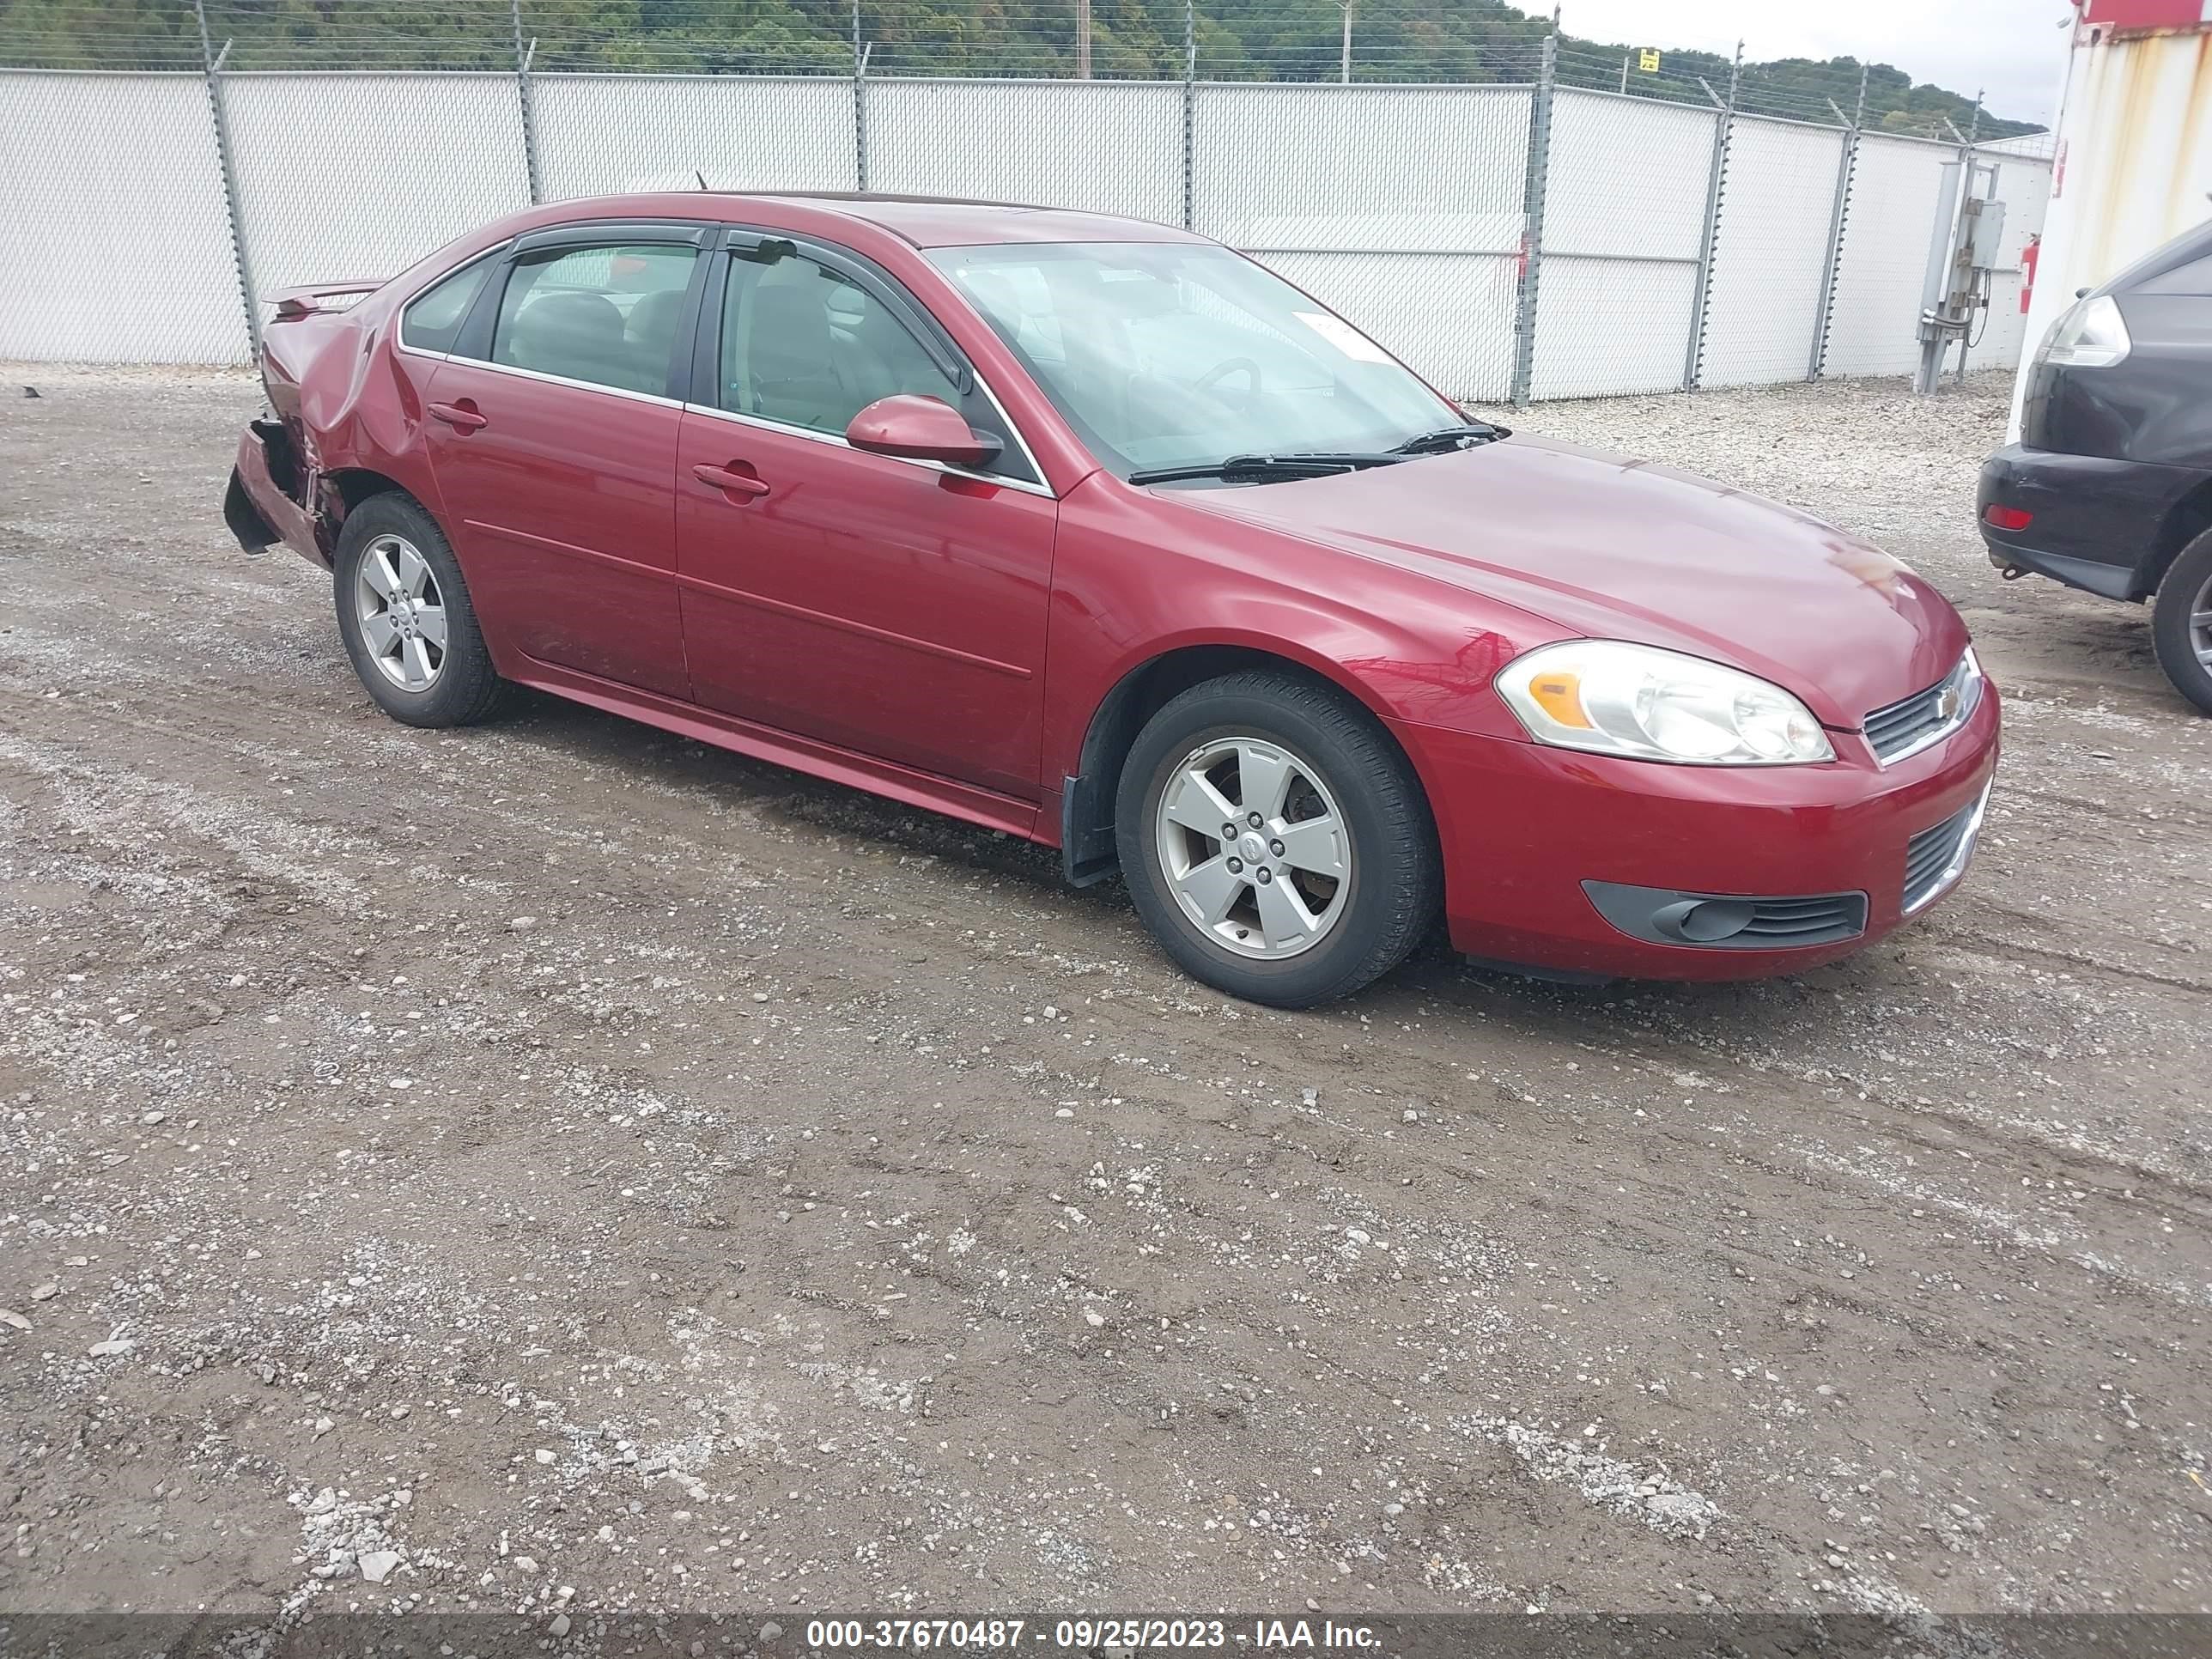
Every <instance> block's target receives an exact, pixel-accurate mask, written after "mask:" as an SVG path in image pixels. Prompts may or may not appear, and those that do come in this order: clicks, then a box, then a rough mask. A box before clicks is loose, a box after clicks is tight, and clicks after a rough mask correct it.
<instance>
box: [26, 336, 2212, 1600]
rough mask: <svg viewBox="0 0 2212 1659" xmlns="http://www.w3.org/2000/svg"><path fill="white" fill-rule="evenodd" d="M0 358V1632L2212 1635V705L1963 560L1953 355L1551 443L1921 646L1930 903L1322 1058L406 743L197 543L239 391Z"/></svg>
mask: <svg viewBox="0 0 2212 1659" xmlns="http://www.w3.org/2000/svg"><path fill="white" fill-rule="evenodd" d="M6 378H7V379H8V380H9V381H11V382H12V381H20V380H36V381H37V382H38V384H39V386H40V390H41V392H43V394H44V395H43V396H42V397H41V398H39V399H38V400H36V401H33V400H30V399H28V398H19V397H18V396H17V393H16V388H15V386H13V385H10V386H8V388H7V391H8V393H9V396H8V398H7V399H6V400H5V401H0V1308H4V1309H5V1310H8V1311H7V1314H6V1315H5V1316H4V1317H0V1413H4V1416H5V1420H6V1422H7V1424H8V1425H9V1426H8V1431H7V1432H6V1433H5V1434H4V1436H0V1460H4V1466H5V1479H4V1481H0V1524H3V1525H4V1528H5V1532H6V1534H7V1535H8V1538H9V1544H8V1547H6V1548H5V1549H4V1550H0V1607H7V1608H10V1609H14V1610H15V1611H17V1612H27V1611H38V1610H55V1611H60V1610H70V1609H83V1608H90V1607H101V1608H142V1609H164V1610H173V1611H181V1610H188V1609H195V1608H201V1607H207V1608H214V1609H226V1610H234V1611H237V1612H241V1613H267V1612H270V1611H271V1610H273V1609H277V1608H287V1609H301V1608H306V1607H318V1608H325V1609H327V1608H337V1607H347V1606H352V1605H359V1606H362V1607H389V1606H394V1605H398V1606H407V1607H420V1608H425V1609H428V1608H460V1607H481V1608H509V1609H517V1608H520V1609H526V1610H532V1611H534V1612H535V1613H536V1614H537V1615H538V1616H539V1617H541V1618H543V1619H544V1620H545V1621H546V1622H547V1623H548V1625H551V1624H552V1623H553V1622H554V1620H555V1615H556V1613H561V1612H562V1611H563V1610H564V1609H565V1610H566V1611H567V1612H568V1614H569V1615H570V1617H571V1618H572V1619H573V1620H575V1621H576V1622H577V1623H578V1624H579V1626H582V1625H583V1624H584V1623H585V1622H586V1621H587V1620H590V1619H591V1618H592V1617H593V1616H594V1615H595V1614H596V1613H599V1612H601V1611H604V1610H607V1609H619V1608H625V1607H660V1608H673V1609H716V1610H733V1609H745V1610H749V1611H750V1613H754V1614H759V1613H767V1612H771V1611H773V1612H775V1613H776V1616H778V1617H780V1618H782V1619H783V1620H786V1621H787V1622H789V1621H790V1620H792V1619H793V1615H794V1613H795V1614H796V1615H797V1616H798V1617H799V1618H800V1619H803V1618H804V1616H805V1612H806V1611H807V1610H809V1609H821V1608H825V1607H830V1608H851V1607H856V1606H865V1607H876V1608H896V1607H915V1608H927V1609H935V1610H940V1611H943V1610H953V1609H964V1610H982V1609H988V1608H999V1609H1020V1608H1027V1609H1030V1610H1038V1609H1052V1610H1067V1609H1077V1608H1085V1607H1089V1608H1097V1607H1113V1608H1122V1609H1127V1608H1136V1607H1160V1608H1170V1607H1191V1606H1203V1607H1220V1608H1243V1609H1254V1608H1266V1609H1297V1608H1300V1607H1307V1606H1309V1605H1311V1606H1314V1607H1321V1608H1324V1609H1330V1610H1335V1609H1344V1608H1358V1607H1370V1608H1379V1607H1391V1608H1400V1609H1405V1608H1437V1609H1481V1610H1492V1611H1500V1612H1508V1613H1516V1614H1517V1613H1521V1612H1522V1609H1524V1608H1526V1609H1537V1608H1541V1609H1546V1610H1554V1611H1557V1610H1568V1609H1623V1610H1626V1609H1644V1610H1650V1609H1680V1610H1690V1609H1693V1608H1695V1607H1699V1606H1705V1605H1717V1606H1719V1607H1759V1608H1767V1609H1792V1610H1804V1609H1811V1608H1815V1607H1819V1608H1826V1609H1834V1610H1843V1609H1847V1608H1857V1609H1861V1610H1867V1611H1872V1612H1875V1613H1884V1614H1892V1615H1899V1614H1901V1615H1910V1614H1911V1613H1913V1612H1914V1611H1915V1610H1919V1609H1935V1610H1938V1611H1945V1610H1995V1609H2013V1610H2024V1609H2038V1610H2045V1611H2051V1610H2060V1609H2072V1610H2081V1611H2100V1610H2109V1609H2113V1608H2128V1607H2142V1608H2150V1609H2158V1610H2165V1611H2177V1612H2178V1611H2184V1610H2203V1609H2206V1608H2207V1607H2208V1605H2212V1490H2208V1486H2209V1485H2212V1470H2208V1469H2207V1468H2206V1459H2207V1454H2208V1452H2212V1373H2208V1369H2207V1364H2206V1353H2207V1348H2208V1342H2207V1338H2208V1332H2207V1317H2208V1313H2209V1312H2212V1225H2208V1224H2212V1122H2208V1118H2207V1115H2206V1108H2207V1093H2208V1073H2212V1065H2208V1060H2207V1036H2208V1034H2212V953H2208V952H2207V951H2206V950H2205V949H2204V948H2203V947H2204V945H2205V942H2206V941H2207V940H2212V874H2209V873H2208V868H2209V867H2212V866H2208V858H2207V851H2208V848H2212V824H2208V817H2212V808H2209V807H2208V802H2212V788H2208V783H2212V721H2207V720H2200V719H2197V718H2195V717H2194V716H2192V715H2191V714H2190V713H2188V712H2187V711H2186V709H2185V705H2183V704H2182V702H2180V700H2179V698H2178V697H2177V696H2174V695H2173V694H2172V693H2171V692H2170V691H2169V690H2167V689H2166V686H2165V684H2164V683H2163V682H2162V681H2161V680H2160V678H2159V676H2158V673H2157V671H2156V669H2155V667H2154V665H2153V663H2152V660H2151V657H2150V651H2149V640H2148V632H2147V629H2146V627H2145V623H2144V619H2143V617H2142V615H2141V613H2139V612H2137V611H2132V610H2129V609H2125V608H2123V607H2119V606H2114V605H2105V604H2102V603H2100V602H2097V601H2093V600H2090V599H2084V598H2081V597H2079V596H2075V595H2071V594H2069V593H2066V592H2062V591H2060V590H2058V589H2057V588H2056V587H2054V586H2051V585H2050V584H2047V583H2039V582H2022V583H2020V584H2017V585H2013V586H2008V585H2006V584H2003V583H2002V582H2000V581H1999V580H1996V575H1995V574H1994V573H1993V572H1992V571H1991V570H1990V568H1988V566H1987V564H1986V562H1985V561H1984V557H1983V556H1982V553H1981V551H1980V550H1979V547H1978V543H1977V542H1976V540H1975V538H1974V536H1973V534H1972V526H1971V523H1970V520H1969V515H1970V512H1971V507H1970V501H1971V493H1972V480H1973V475H1974V468H1975V465H1976V464H1977V462H1978V459H1979V457H1980V456H1981V455H1982V454H1983V453H1984V451H1986V450H1987V449H1988V448H1990V447H1991V446H1993V445H1994V444H1996V442H1998V441H2001V436H2002V424H2003V399H2004V394H2005V385H2004V382H2003V380H2002V378H2001V377H1999V378H1981V379H1978V380H1976V381H1974V382H1973V383H1972V384H1970V385H1969V386H1968V387H1967V388H1966V390H1965V391H1963V392H1954V393H1952V394H1950V395H1947V396H1945V397H1944V398H1942V399H1941V400H1940V401H1937V402H1934V403H1927V404H1916V403H1914V402H1913V401H1912V400H1911V399H1910V398H1906V397H1905V396H1904V395H1903V394H1902V392H1901V389H1900V388H1899V386H1896V385H1894V384H1891V383H1873V384H1859V385H1838V386H1823V387H1819V388H1811V389H1790V390H1784V391H1778V392H1745V393H1710V394H1705V395H1701V396H1699V397H1698V398H1694V399H1690V398H1666V399H1651V400H1631V401H1616V402H1611V403H1606V404H1587V405H1553V406H1550V407H1543V408H1539V409H1537V410H1532V411H1530V412H1528V414H1527V415H1526V416H1525V417H1523V418H1524V422H1525V424H1526V425H1528V427H1530V428H1534V429H1537V430H1541V431H1544V432H1548V433H1555V434H1559V435H1565V436H1570V437H1573V438H1577V439H1581V440H1584V441H1601V442H1605V443H1608V444H1612V445H1614V446H1617V447H1626V448H1631V449H1634V450H1638V451H1640V452H1643V453H1650V454H1654V455H1657V456H1661V457H1663V458H1665V459H1670V460H1674V461H1677V462H1680V463H1682V464H1686V465H1691V466H1693V467H1701V468H1704V469H1706V470H1709V471H1715V472H1717V473H1719V474H1721V475H1723V476H1724V477H1729V478H1730V479H1732V480H1734V481H1735V482H1739V483H1743V484H1746V485H1748V486H1751V487H1753V488H1754V489H1761V490H1764V491H1765V492H1767V493H1770V494H1772V495H1778V496H1781V497H1783V498H1784V499H1787V500H1790V501H1796V502H1800V503H1802V504H1804V505H1806V506H1808V507H1812V508H1814V510H1816V511H1819V512H1820V513H1825V514H1826V515H1828V516H1831V517H1832V518H1834V519H1836V520H1839V521H1841V522H1842V523H1844V524H1845V525H1847V526H1851V527H1853V528H1855V529H1857V530H1861V531H1864V532H1869V533H1870V534H1871V535H1873V536H1874V537H1875V538H1876V539H1878V540H1880V541H1881V542H1882V543H1883V544H1886V545H1887V546H1888V547H1889V548H1891V549H1892V550H1894V551H1895V552H1897V553H1898V554H1899V556H1902V557H1904V558H1905V559H1906V560H1908V561H1909V562H1911V563H1912V564H1914V565H1915V566H1917V568H1919V570H1920V571H1921V572H1922V573H1923V575H1925V576H1926V577H1927V578H1928V579H1929V580H1932V581H1934V582H1935V583H1936V585H1937V586H1940V587H1942V589H1943V590H1944V591H1945V592H1948V593H1949V594H1950V595H1951V596H1952V598H1953V599H1954V600H1955V601H1956V602H1957V603H1958V604H1959V605H1960V607H1961V608H1962V609H1963V610H1964V611H1965V612H1966V616H1967V617H1968V620H1969V621H1970V623H1972V626H1973V627H1974V629H1975V630H1976V633H1977V635H1978V637H1979V639H1980V640H1981V641H1982V647H1983V650H1984V658H1985V660H1986V662H1987V664H1988V665H1989V667H1990V670H1991V671H1992V673H1993V675H1994V677H1995V678H1996V680H1997V681H1998V683H1999V684H2001V685H2002V687H2003V689H2004V691H2005V694H2006V696H2007V697H2008V711H2007V720H2008V757H2007V760H2006V763H2005V768H2004V770H2003V772H2002V776H2001V779H2000V785H1999V790H1998V793H1997V795H1996V799H1995V802H1994V805H1993V817H1992V824H1991V829H1990V833H1989V834H1988V836H1986V837H1985V839H1984V846H1983V850H1982V853H1981V855H1980V858H1979V860H1978V864H1977V865H1976V866H1975V869H1974V871H1973V872H1972V877H1971V878H1970V879H1969V880H1968V882H1967V884H1966V887H1965V889H1964V890H1963V891H1962V892H1961V893H1960V895H1958V896H1956V897H1954V899H1953V900H1952V901H1951V902H1948V903H1947V904H1945V905H1943V906H1942V907H1939V908H1938V909H1937V910H1936V912H1935V914H1934V915H1932V916H1931V917H1930V918H1929V919H1928V920H1927V921H1924V922H1923V923H1922V924H1921V925H1919V926H1917V927H1913V928H1911V929H1910V930H1909V931H1908V932H1907V933H1905V934H1904V935H1902V936H1901V937H1899V939H1895V940H1894V941H1893V942H1891V943H1889V944H1887V945H1884V946H1882V947H1881V948H1879V949H1876V950H1875V951H1870V952H1869V953H1867V954H1866V955H1864V956H1863V957H1860V958H1858V959H1857V960H1855V961H1852V962H1850V963H1845V964H1844V965H1842V966H1840V967H1837V968H1832V969H1826V970H1823V971H1821V972H1820V973H1818V974H1814V975H1808V976H1807V977H1805V978H1803V979H1799V980H1796V981H1788V982H1783V983H1775V984H1767V985H1761V986H1753V987H1736V988H1724V989H1678V988H1670V987H1645V986H1616V987H1609V988H1606V989H1598V990H1590V989H1565V988H1559V987H1545V986H1541V985H1534V984H1531V983H1528V982H1524V981H1518V980H1515V979H1511V978H1505V977H1499V976H1494V975H1486V974H1482V973H1478V972H1474V971H1472V970H1470V969H1465V968H1463V967H1462V965H1461V964H1460V963H1458V962H1457V961H1456V960H1455V959H1453V958H1450V957H1446V956H1444V955H1442V954H1431V955H1429V956H1427V957H1423V958H1421V959H1419V960H1417V961H1416V962H1415V963H1412V964H1410V965H1409V966H1408V967H1407V968H1406V969H1402V970H1401V971H1400V972H1399V973H1397V974H1395V975H1393V976H1391V977H1390V978H1389V979H1388V980H1386V981H1383V983H1382V984H1381V985H1379V986H1378V987H1376V988H1375V989H1374V990H1372V991H1371V992H1370V993H1368V994H1364V995H1363V996H1361V997H1360V998H1358V1000H1355V1001H1353V1002H1352V1003H1350V1004H1348V1005H1346V1006H1340V1007H1337V1008H1334V1009H1330V1010H1325V1011H1322V1012H1313V1013H1304V1014H1285V1013H1277V1012H1269V1011H1265V1010H1261V1009H1257V1008H1253V1007H1246V1006H1231V1005H1226V1004H1225V1003H1224V1002H1223V1001H1222V1000H1221V999H1220V998H1219V997H1218V996H1216V995H1213V994H1210V993H1207V992H1205V991H1203V990H1201V989H1200V987H1197V986H1195V985H1194V984H1192V983H1191V982H1189V981H1186V980H1183V979H1182V978H1179V977H1178V976H1177V975H1175V974H1174V973H1173V972H1171V971H1170V969H1168V968H1167V967H1166V966H1164V963H1163V961H1162V959H1161V958H1160V957H1158V956H1157V955H1156V954H1155V953H1154V952H1153V951H1152V950H1151V949H1150V948H1149V946H1148V945H1147V944H1146V940H1145V939H1144V938H1143V937H1142V936H1141V935H1140V933H1139V930H1138V928H1137V927H1136V924H1135V923H1134V921H1133V919H1132V918H1131V916H1130V915H1129V914H1128V912H1127V908H1125V905H1124V903H1123V901H1122V899H1121V896H1120V894H1119V892H1118V890H1115V889H1111V888H1109V889H1106V890H1092V891H1089V892H1085V893H1071V892H1068V891H1066V890H1063V889H1062V888H1061V887H1060V884H1058V882H1057V880H1056V878H1055V865H1054V860H1053V859H1052V858H1051V857H1049V856H1048V855H1046V854H1042V853H1041V852H1039V851H1037V850H1036V849H1033V848H1027V847H1024V846H1022V845H1019V844H1017V843H1014V842H1009V841H1007V840H1005V839H1003V838H1000V837H996V836H990V835H987V834H985V833H982V832H980V831H971V830H969V829H965V828H963V827H962V826H959V825H957V824H954V823H949V822H945V821H940V820H938V819H935V818H932V817H926V816H923V815H921V814H917V813H915V812H910V811H904V810H902V809H900V808H898V807H896V806H892V805H886V804H884V803H882V802H879V801H876V800H873V799H868V798H866V797H863V796H860V795H857V794H854V793H848V792H846V791H844V790H841V789H837V788H833V787H828V786H824V785H817V784H815V783H812V782H810V781H805V780H803V779H800V778H798V777H795V776H793V775H790V774H787V773H785V772H781V771H778V770H776V769H772V768H768V767H763V766H757V765H753V764H750V763H746V762H744V761H741V760H738V759H736V758H734V757H730V756H727V755H725V754H721V753H720V752H716V751H713V750H707V749H703V748H702V747H699V746H697V745H696V744H689V743H684V742H679V741H676V740H674V739H672V738H665V737H663V736H660V735H658V734H656V733H653V732H649V731H647V730H645V729H643V728H641V727H639V726H632V725H628V724H625V723H623V722H622V721H620V720H614V719H611V718H609V717H606V716H603V715H600V714H594V713H591V712H587V711H586V710H584V709H581V708H572V707H568V706H565V705H562V704H560V703H557V702H552V701H550V700H544V699H526V700H524V701H523V702H522V704H521V706H520V708H518V709H516V710H515V711H514V712H513V713H511V714H509V715H507V717H506V718H505V719H503V720H501V721H499V722H498V723H496V724H494V725H492V726H487V727H483V728H479V729H476V730H471V731H467V732H457V733H452V734H443V735H438V734H428V733H423V732H413V731H409V730H406V729H404V728H402V727H400V726H396V725H394V724H392V723H391V722H390V721H388V720H386V719H384V718H383V717H382V716H381V715H380V714H378V713H377V712H376V711H375V710H374V708H372V707H371V706H370V705H369V703H368V700H367V698H366V697H365V696H363V694H362V691H361V690H360V688H359V687H358V685H357V684H356V683H355V681H354V679H353V678H352V676H351V674H350V671H349V670H348V668H347V667H346V665H345V661H344V659H343V655H342V654H341V653H340V651H339V648H338V646H337V639H336V636H335V634H334V631H333V627H332V623H331V614H330V612H331V600H330V592H329V582H328V579H327V578H326V577H324V576H321V575H320V574H319V573H318V572H316V571H314V570H313V569H312V568H309V567H308V566H307V565H306V564H304V563H303V562H301V561H299V560H297V559H295V558H292V557H291V556H289V555H280V556H270V557H264V558H262V559H259V560H249V559H246V558H244V557H242V556H240V554H239V553H238V552H237V550H235V548H234V546H232V545H231V544H230V542H229V539H228V536H227V535H226V533H225V532H224V530H223V526H222V520H221V517H220V514H219V513H218V510H217V508H218V503H219V500H220V496H221V492H222V483H223V480H224V477H225V474H226V471H227V469H228V465H229V451H230V447H231V444H232V442H233V439H234V433H235V431H236V429H237V428H238V426H239V424H240V422H241V421H242V420H243V419H244V418H245V417H246V416H248V415H250V414H252V412H253V411H254V410H255V408H256V407H257V404H258V395H257V390H256V388H255V387H254V386H252V384H251V383H250V382H249V381H248V380H246V379H245V378H244V377H242V376H237V375H202V376H192V375H186V374H153V373H143V374H140V373H120V372H116V373H97V374H95V373H91V372H57V371H53V370H51V369H46V370H40V371H33V370H31V369H28V368H19V369H16V370H15V371H12V372H10V373H9V374H8V376H7V377H6ZM386 1553H389V1554H386ZM395 1558H396V1559H395ZM379 1574H381V1577H380V1582H376V1580H377V1578H378V1575H379Z"/></svg>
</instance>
